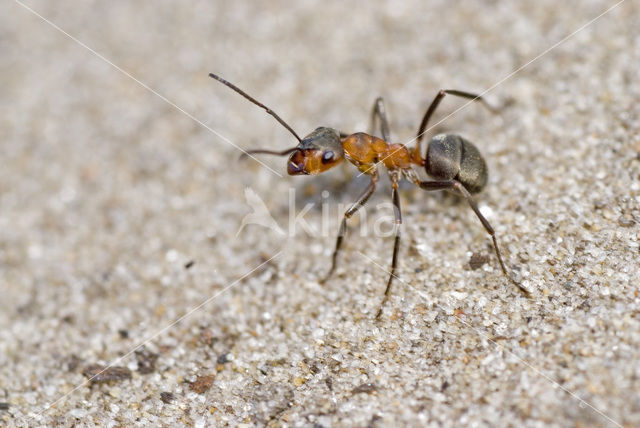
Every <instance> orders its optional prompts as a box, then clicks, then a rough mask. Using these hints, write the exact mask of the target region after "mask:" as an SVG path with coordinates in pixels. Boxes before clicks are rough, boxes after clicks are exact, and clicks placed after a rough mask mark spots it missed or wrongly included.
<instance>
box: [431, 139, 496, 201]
mask: <svg viewBox="0 0 640 428" xmlns="http://www.w3.org/2000/svg"><path fill="white" fill-rule="evenodd" d="M425 169H426V170H427V174H429V175H430V176H432V177H434V178H436V179H438V180H457V181H459V182H460V183H462V185H463V186H464V187H465V189H467V190H468V191H469V193H478V192H480V191H481V190H482V189H483V188H484V186H485V185H486V184H487V179H488V177H489V174H488V170H487V163H486V162H485V161H484V158H483V157H482V155H481V154H480V151H479V150H478V148H477V147H476V146H474V145H473V143H471V142H470V141H467V140H465V139H464V138H462V137H461V136H459V135H454V134H439V135H436V136H435V137H433V138H432V139H431V141H430V142H429V146H428V147H427V158H426V160H425Z"/></svg>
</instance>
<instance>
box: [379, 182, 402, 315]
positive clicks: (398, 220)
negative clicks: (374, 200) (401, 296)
mask: <svg viewBox="0 0 640 428" xmlns="http://www.w3.org/2000/svg"><path fill="white" fill-rule="evenodd" d="M391 185H392V188H391V198H392V199H393V208H394V209H393V213H394V215H395V224H394V226H395V230H396V238H395V240H394V242H393V256H392V258H391V273H390V274H389V280H388V281H387V288H386V289H385V290H384V297H383V299H382V303H380V309H378V313H377V314H376V318H377V319H379V318H380V315H382V308H383V307H384V305H385V303H387V300H388V299H389V292H390V291H391V282H392V281H393V278H395V277H396V267H397V265H398V250H399V248H400V226H401V225H402V211H401V210H400V196H399V195H398V176H397V175H396V174H393V175H391Z"/></svg>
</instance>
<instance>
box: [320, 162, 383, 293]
mask: <svg viewBox="0 0 640 428" xmlns="http://www.w3.org/2000/svg"><path fill="white" fill-rule="evenodd" d="M377 182H378V173H377V172H376V173H375V174H374V175H373V176H371V182H370V183H369V186H368V187H367V188H366V189H365V190H364V192H362V194H361V195H360V196H359V197H358V199H357V200H356V201H355V202H354V203H353V205H351V207H350V208H349V209H348V210H347V211H345V213H344V217H343V218H342V222H341V223H340V231H339V232H338V239H337V240H336V248H335V250H333V256H332V257H331V269H329V272H328V273H327V275H326V276H325V277H324V278H322V279H321V280H320V283H321V284H323V283H324V282H326V281H327V280H328V279H329V277H331V275H332V274H333V272H334V271H335V269H336V266H337V264H338V253H339V252H340V247H342V241H343V238H344V235H345V233H346V231H347V220H348V219H350V218H351V216H353V215H354V214H355V213H356V212H357V211H358V210H359V209H360V208H361V207H362V206H363V205H364V204H366V203H367V201H368V200H369V198H370V197H371V195H372V194H373V191H374V190H375V189H376V183H377Z"/></svg>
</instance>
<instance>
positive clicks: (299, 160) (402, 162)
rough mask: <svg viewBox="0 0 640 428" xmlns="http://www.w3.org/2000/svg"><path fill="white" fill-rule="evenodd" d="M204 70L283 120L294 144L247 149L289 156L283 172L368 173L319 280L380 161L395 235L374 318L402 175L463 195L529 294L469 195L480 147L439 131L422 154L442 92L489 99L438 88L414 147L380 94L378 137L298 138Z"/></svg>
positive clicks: (481, 175) (482, 170) (482, 176)
mask: <svg viewBox="0 0 640 428" xmlns="http://www.w3.org/2000/svg"><path fill="white" fill-rule="evenodd" d="M209 76H210V77H212V78H214V79H216V80H217V81H219V82H220V83H222V84H224V85H226V86H228V87H229V88H231V89H233V90H234V91H236V92H237V93H239V94H240V95H242V96H243V97H245V98H246V99H248V100H249V101H251V102H252V103H253V104H255V105H257V106H259V107H261V108H263V109H264V110H265V111H266V112H267V113H269V114H270V115H271V116H273V117H274V118H275V119H276V120H277V121H278V122H279V123H280V124H281V125H282V126H284V127H285V128H286V129H287V130H288V131H289V132H291V134H293V136H294V137H296V139H297V140H298V142H299V144H298V145H297V146H295V147H292V148H289V149H286V150H282V151H272V150H262V149H259V150H250V151H248V152H246V154H270V155H277V156H287V155H288V156H289V162H288V163H287V172H288V173H289V175H302V174H304V175H315V174H319V173H321V172H325V171H327V170H329V169H330V168H333V167H334V166H336V165H338V164H339V163H340V162H342V160H344V159H346V160H348V161H349V162H351V163H352V164H353V165H355V166H356V168H358V170H360V171H361V172H362V173H364V174H367V175H369V176H370V177H371V181H370V182H369V186H368V187H367V188H366V189H365V191H364V192H363V193H362V194H361V195H360V196H359V197H358V199H357V200H356V201H355V202H354V203H353V205H351V207H350V208H349V209H348V210H347V211H346V212H345V213H344V217H343V219H342V223H341V224H340V231H339V233H338V239H337V240H336V247H335V249H334V251H333V256H332V258H331V269H330V270H329V272H328V273H327V275H326V276H325V277H324V278H323V279H322V280H321V283H324V282H325V281H326V280H327V279H329V277H330V276H331V275H332V274H333V272H334V271H335V269H336V264H337V260H338V253H339V252H340V247H341V246H342V241H343V238H344V235H345V232H346V229H347V220H348V219H349V218H351V216H353V215H354V214H355V213H356V212H357V211H358V210H359V209H360V208H361V207H362V206H363V205H364V204H365V203H366V202H367V201H368V200H369V198H370V197H371V195H372V194H373V191H374V190H375V187H376V183H377V182H378V167H379V166H380V165H382V166H384V167H385V168H386V169H387V171H388V173H389V177H390V179H391V199H392V200H393V205H394V207H395V209H394V213H395V226H396V227H395V233H396V235H395V241H394V245H393V256H392V259H391V272H390V274H389V280H388V281H387V288H386V289H385V291H384V298H383V300H382V303H381V304H380V309H379V310H378V313H377V314H376V318H379V317H380V315H381V314H382V309H383V307H384V305H385V303H386V301H387V299H388V298H389V292H390V290H391V283H392V281H393V278H395V277H396V274H395V272H396V266H397V263H398V248H399V247H400V225H401V223H402V214H401V210H400V198H399V196H398V183H399V181H400V179H401V178H405V179H407V180H409V181H410V182H412V183H414V184H415V185H417V186H418V187H420V188H421V189H424V190H426V191H434V190H449V191H453V192H456V193H458V194H459V195H460V196H462V197H463V198H464V199H465V200H466V201H467V203H468V204H469V206H470V207H471V209H472V210H473V212H474V213H475V214H476V216H477V217H478V219H480V222H481V223H482V225H483V226H484V228H485V230H486V231H487V232H488V233H489V235H491V239H492V240H493V248H494V249H495V253H496V256H497V257H498V262H500V267H501V268H502V272H503V273H504V275H505V276H506V277H507V278H508V279H509V281H511V283H512V284H514V285H515V286H516V287H518V288H519V289H520V290H521V291H522V292H523V293H525V294H527V295H528V294H529V291H528V290H527V289H526V288H524V287H523V286H522V285H521V284H519V283H518V282H517V281H515V280H514V279H513V278H512V277H511V276H510V275H509V274H508V273H507V269H506V267H505V265H504V262H503V261H502V254H501V253H500V249H499V247H498V241H497V240H496V234H495V232H494V230H493V227H491V225H490V224H489V222H488V221H487V219H486V218H485V217H484V216H483V215H482V213H481V212H480V210H479V209H478V206H477V205H476V203H475V201H474V200H473V198H472V196H471V195H472V194H474V193H478V192H480V191H481V190H482V189H483V188H484V187H485V185H486V184H487V179H488V172H487V164H486V162H485V160H484V158H483V157H482V155H481V154H480V151H479V150H478V149H477V148H476V146H475V145H473V144H472V143H471V142H469V141H468V140H465V139H464V138H462V137H460V136H459V135H455V134H439V135H436V136H435V137H433V138H432V139H431V141H430V142H429V145H428V147H427V153H426V157H424V158H423V157H422V150H421V147H422V137H423V134H424V133H425V129H426V128H427V124H428V123H429V119H430V118H431V116H432V115H433V113H434V112H435V111H436V108H437V107H438V105H439V104H440V101H442V99H443V98H444V97H445V96H446V95H447V94H449V95H455V96H458V97H462V98H467V99H470V100H472V101H479V102H481V103H482V104H483V105H484V106H485V107H486V108H488V109H489V110H491V111H492V112H494V113H495V112H496V110H495V109H494V108H493V107H491V105H489V104H488V103H487V102H486V101H485V100H484V98H482V97H481V96H480V95H476V94H472V93H469V92H463V91H458V90H452V89H444V90H441V91H440V92H438V95H436V97H435V98H434V99H433V101H432V102H431V104H430V105H429V108H427V111H426V112H425V114H424V117H423V118H422V122H420V127H419V128H418V134H417V136H416V145H415V147H414V148H413V149H409V148H407V147H406V146H405V145H403V144H394V143H390V142H389V140H390V137H389V123H388V121H387V115H386V113H385V108H384V100H383V99H382V97H378V98H377V99H376V101H375V103H374V105H373V111H372V114H371V118H372V123H373V124H374V125H375V122H376V119H377V120H379V121H380V132H381V134H382V139H380V138H378V137H375V136H373V135H371V134H366V133H364V132H356V133H355V134H345V133H342V132H338V131H336V130H335V129H333V128H327V127H319V128H316V130H315V131H313V132H311V133H310V134H309V135H307V136H306V137H304V138H300V137H299V136H298V134H296V132H295V131H294V130H293V129H292V128H291V127H290V126H289V125H288V124H287V123H286V122H285V121H284V120H282V119H281V118H280V116H278V115H277V114H276V112H274V111H273V110H271V109H270V108H269V107H267V106H265V105H264V104H262V103H261V102H259V101H258V100H256V99H255V98H253V97H251V96H250V95H249V94H247V93H246V92H244V91H243V90H242V89H240V88H238V87H237V86H235V85H234V84H233V83H230V82H228V81H227V80H225V79H223V78H221V77H220V76H217V75H215V74H213V73H209ZM413 165H418V166H421V167H424V168H425V170H426V172H427V174H428V175H430V176H431V177H433V178H435V180H427V181H423V180H420V178H419V177H418V175H417V174H416V172H415V171H414V170H413Z"/></svg>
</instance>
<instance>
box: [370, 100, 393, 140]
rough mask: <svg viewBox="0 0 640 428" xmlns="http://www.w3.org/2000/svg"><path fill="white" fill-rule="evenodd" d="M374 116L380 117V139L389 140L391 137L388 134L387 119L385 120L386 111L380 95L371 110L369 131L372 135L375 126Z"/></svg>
mask: <svg viewBox="0 0 640 428" xmlns="http://www.w3.org/2000/svg"><path fill="white" fill-rule="evenodd" d="M376 118H378V119H380V132H381V133H382V139H383V140H384V141H389V138H390V137H391V136H390V135H389V121H388V120H387V113H386V111H385V109H384V99H383V98H382V97H378V98H376V101H375V102H374V103H373V110H372V111H371V132H370V134H371V135H373V133H374V132H375V127H376Z"/></svg>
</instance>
